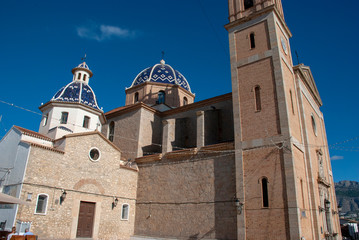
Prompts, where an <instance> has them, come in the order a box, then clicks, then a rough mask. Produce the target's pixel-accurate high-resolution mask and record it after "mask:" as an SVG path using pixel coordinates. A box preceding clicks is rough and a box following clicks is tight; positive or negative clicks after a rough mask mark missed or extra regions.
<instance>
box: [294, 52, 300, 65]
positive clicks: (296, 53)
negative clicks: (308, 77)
mask: <svg viewBox="0 0 359 240" xmlns="http://www.w3.org/2000/svg"><path fill="white" fill-rule="evenodd" d="M295 55H296V56H297V65H299V56H298V52H297V50H295Z"/></svg>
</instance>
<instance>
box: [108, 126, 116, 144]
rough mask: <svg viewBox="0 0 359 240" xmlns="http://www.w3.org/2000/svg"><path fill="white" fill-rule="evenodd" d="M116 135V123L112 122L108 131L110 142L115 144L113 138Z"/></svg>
mask: <svg viewBox="0 0 359 240" xmlns="http://www.w3.org/2000/svg"><path fill="white" fill-rule="evenodd" d="M114 135H115V122H114V121H112V122H111V123H110V125H109V129H108V140H110V141H111V142H113V136H114Z"/></svg>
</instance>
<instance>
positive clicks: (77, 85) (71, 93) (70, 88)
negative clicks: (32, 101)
mask: <svg viewBox="0 0 359 240" xmlns="http://www.w3.org/2000/svg"><path fill="white" fill-rule="evenodd" d="M51 101H56V102H70V103H82V104H84V105H87V106H89V107H92V108H94V109H97V110H101V109H100V108H99V107H98V105H97V101H96V96H95V93H94V92H93V91H92V89H91V87H90V86H89V85H87V84H86V83H84V82H80V81H74V82H71V83H69V84H67V85H66V86H65V87H63V88H61V89H60V90H59V91H58V92H57V93H56V94H55V95H54V97H53V98H52V99H51ZM101 111H102V110H101Z"/></svg>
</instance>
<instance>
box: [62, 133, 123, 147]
mask: <svg viewBox="0 0 359 240" xmlns="http://www.w3.org/2000/svg"><path fill="white" fill-rule="evenodd" d="M95 134H97V135H99V136H100V137H101V138H102V139H103V140H105V142H107V143H108V144H110V145H111V146H112V147H113V148H114V149H115V150H117V151H119V152H120V153H122V151H121V149H119V148H118V147H117V146H116V145H115V144H113V143H112V142H111V141H110V140H108V139H107V138H106V137H105V136H104V135H103V134H102V133H100V132H99V131H97V130H96V131H91V132H82V133H72V134H67V135H64V136H63V137H62V138H59V139H56V142H57V141H60V140H62V139H66V138H72V137H83V136H89V135H95Z"/></svg>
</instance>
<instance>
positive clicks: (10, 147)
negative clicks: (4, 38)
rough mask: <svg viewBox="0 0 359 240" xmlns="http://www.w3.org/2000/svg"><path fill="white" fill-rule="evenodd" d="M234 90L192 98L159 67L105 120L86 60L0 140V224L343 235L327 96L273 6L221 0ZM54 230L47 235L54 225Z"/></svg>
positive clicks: (123, 233) (82, 234)
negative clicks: (2, 199)
mask: <svg viewBox="0 0 359 240" xmlns="http://www.w3.org/2000/svg"><path fill="white" fill-rule="evenodd" d="M225 27H226V29H227V30H228V33H229V45H230V58H231V75H232V79H231V80H232V93H229V94H225V95H221V96H217V97H213V98H210V99H206V100H203V101H199V102H195V101H194V100H195V95H194V94H193V93H192V90H191V88H190V85H189V82H188V81H187V79H186V78H185V77H184V76H183V75H182V74H181V73H180V72H179V71H177V70H175V69H174V68H173V67H171V66H170V65H168V64H166V62H165V61H164V60H161V61H160V63H158V64H155V65H154V66H152V67H149V68H146V69H144V70H143V71H141V72H140V73H139V74H138V75H137V76H136V78H135V79H134V81H133V82H132V84H131V86H130V87H129V88H128V89H126V100H125V106H122V107H119V108H116V109H113V110H111V111H108V112H106V113H104V112H103V111H102V109H101V108H99V106H98V104H97V100H96V96H95V94H94V92H93V90H92V89H91V87H90V86H89V79H90V78H91V77H92V75H93V74H92V71H91V70H90V69H89V67H88V66H87V64H86V63H85V62H83V63H81V64H80V65H79V66H77V67H75V68H74V69H73V70H72V73H73V79H72V81H71V82H70V83H69V84H67V85H66V86H64V87H63V88H61V89H60V90H59V91H58V92H57V93H56V94H55V95H54V97H53V98H52V99H51V100H50V101H49V102H47V103H46V104H44V105H42V106H40V108H39V109H40V110H41V111H42V113H43V118H42V121H41V123H40V127H39V131H38V132H33V131H30V130H27V129H23V128H21V127H17V126H14V127H13V128H12V129H11V130H10V131H9V132H8V134H7V135H6V136H5V137H4V138H3V139H2V140H1V142H0V150H1V152H3V153H5V154H2V155H0V167H2V168H4V169H8V172H7V175H6V178H5V180H4V181H3V182H2V183H1V184H2V186H3V192H5V193H8V194H10V195H13V196H16V197H19V198H21V199H23V200H27V201H28V203H29V204H28V205H23V206H9V205H1V206H0V222H3V221H5V220H6V228H11V226H13V225H15V224H17V225H18V226H19V227H20V231H21V227H24V226H31V229H32V231H33V232H35V233H37V234H38V235H39V236H40V238H43V239H76V238H92V239H148V238H150V239H243V240H244V239H317V240H322V239H341V234H340V225H339V217H338V209H337V204H336V197H335V191H334V184H333V176H332V171H331V165H330V157H329V152H328V148H327V147H326V146H327V145H328V144H327V137H326V131H325V124H324V118H323V114H322V112H321V111H320V107H321V105H322V101H321V99H320V96H319V92H318V90H317V88H316V85H315V82H314V79H313V76H312V73H311V70H310V68H309V67H307V66H305V65H303V64H300V65H297V66H293V62H292V57H291V51H290V44H289V38H290V37H291V33H290V31H289V29H288V27H287V25H286V23H285V20H284V14H283V9H282V4H281V1H280V0H229V23H228V24H227V25H226V26H225ZM54 229H56V231H54Z"/></svg>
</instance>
